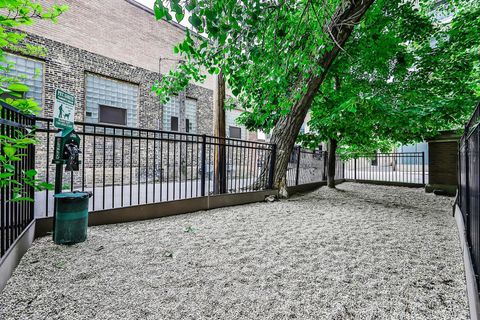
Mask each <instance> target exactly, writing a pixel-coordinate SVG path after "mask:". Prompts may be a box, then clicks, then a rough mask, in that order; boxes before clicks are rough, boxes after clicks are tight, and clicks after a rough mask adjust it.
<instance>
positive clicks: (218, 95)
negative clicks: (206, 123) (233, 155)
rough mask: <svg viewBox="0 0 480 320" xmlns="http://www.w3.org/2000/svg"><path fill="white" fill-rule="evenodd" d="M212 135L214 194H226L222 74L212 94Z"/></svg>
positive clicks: (223, 87) (223, 81)
mask: <svg viewBox="0 0 480 320" xmlns="http://www.w3.org/2000/svg"><path fill="white" fill-rule="evenodd" d="M214 94H215V96H214V101H213V103H214V108H213V109H214V133H215V136H217V137H218V143H219V145H218V146H217V147H216V148H215V155H214V156H215V158H214V172H215V175H214V177H215V180H214V183H213V189H214V193H216V194H220V193H226V192H227V179H226V177H227V163H226V156H225V145H224V144H225V136H226V129H225V79H224V77H223V73H222V72H221V71H220V73H219V74H218V76H217V86H216V89H215V92H214Z"/></svg>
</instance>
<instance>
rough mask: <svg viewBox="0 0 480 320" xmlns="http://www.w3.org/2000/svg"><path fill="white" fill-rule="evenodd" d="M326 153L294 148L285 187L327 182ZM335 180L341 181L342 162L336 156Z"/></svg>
mask: <svg viewBox="0 0 480 320" xmlns="http://www.w3.org/2000/svg"><path fill="white" fill-rule="evenodd" d="M327 163H328V153H327V152H326V151H311V150H307V149H302V148H301V147H298V146H297V147H295V148H294V150H293V152H292V154H291V156H290V161H289V163H288V168H287V186H289V187H291V186H298V185H302V184H308V183H314V182H322V181H327ZM335 168H336V169H335V179H343V162H342V161H341V159H340V158H339V157H338V156H337V160H336V166H335Z"/></svg>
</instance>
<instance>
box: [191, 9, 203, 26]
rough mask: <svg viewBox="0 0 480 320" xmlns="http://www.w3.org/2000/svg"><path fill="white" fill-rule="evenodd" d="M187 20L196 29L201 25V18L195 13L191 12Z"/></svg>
mask: <svg viewBox="0 0 480 320" xmlns="http://www.w3.org/2000/svg"><path fill="white" fill-rule="evenodd" d="M188 21H189V22H190V23H191V24H192V26H194V27H195V28H196V29H199V28H200V27H201V26H202V19H200V18H199V17H198V16H197V15H196V14H195V13H193V14H192V15H191V16H190V18H188Z"/></svg>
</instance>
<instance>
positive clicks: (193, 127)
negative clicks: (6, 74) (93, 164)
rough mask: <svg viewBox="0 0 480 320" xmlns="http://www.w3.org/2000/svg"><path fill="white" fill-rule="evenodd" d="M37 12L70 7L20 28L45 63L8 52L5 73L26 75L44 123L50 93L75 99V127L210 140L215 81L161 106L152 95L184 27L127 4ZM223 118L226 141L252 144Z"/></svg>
mask: <svg viewBox="0 0 480 320" xmlns="http://www.w3.org/2000/svg"><path fill="white" fill-rule="evenodd" d="M38 2H39V3H40V4H42V5H43V6H44V7H49V6H51V5H52V4H54V3H57V4H58V3H61V4H67V5H69V10H68V11H67V12H65V13H64V14H62V15H61V16H60V17H59V19H58V23H57V24H53V23H51V22H49V21H38V22H37V23H36V24H34V25H33V26H27V27H24V28H23V29H22V31H23V32H25V33H27V37H26V39H25V44H32V45H39V46H42V47H44V48H45V49H46V55H44V56H25V55H23V54H20V53H16V52H10V53H9V54H8V56H7V59H8V60H10V61H12V62H14V66H13V68H12V70H11V73H12V74H14V75H22V76H25V82H26V84H27V85H29V87H30V91H29V92H28V93H27V97H31V98H34V99H35V100H36V101H37V102H38V103H39V104H40V105H41V106H42V109H43V111H42V114H41V115H42V116H44V117H48V118H51V117H52V113H53V103H54V94H55V90H56V89H63V90H65V91H68V92H71V93H73V94H74V95H75V97H76V100H77V104H76V111H75V120H76V121H84V122H89V123H103V124H114V125H121V126H127V127H137V128H145V129H156V130H166V131H177V132H189V133H198V134H213V119H214V117H213V91H214V89H215V85H216V81H215V80H216V79H215V76H212V75H207V78H206V80H205V82H203V83H200V84H195V83H194V84H190V85H189V86H188V87H187V89H186V90H185V91H184V92H182V93H180V94H179V95H178V96H174V97H172V98H171V99H170V101H169V102H168V103H166V104H165V105H162V104H161V103H160V101H159V99H158V97H157V96H156V95H155V93H153V92H152V86H153V84H154V83H155V81H157V80H159V79H160V78H161V75H162V74H165V73H167V72H168V71H169V70H170V69H171V68H174V67H175V65H176V64H177V63H179V62H180V60H181V57H180V56H178V55H176V54H174V52H173V48H174V46H175V45H176V44H178V43H179V42H180V41H182V40H183V39H184V35H185V27H183V26H181V25H179V24H176V23H174V22H167V21H163V20H161V21H156V20H155V18H154V16H153V12H152V10H151V9H149V8H147V7H145V6H143V5H141V4H139V3H137V2H135V1H134V0H104V1H74V0H63V1H60V2H59V1H56V0H39V1H38ZM240 113H241V112H240V111H239V110H233V111H227V115H226V118H227V127H226V128H227V136H229V137H232V138H238V139H252V140H256V138H257V137H256V134H252V133H248V132H247V130H246V128H245V127H243V126H241V125H238V124H237V123H236V121H235V119H236V118H237V117H238V116H239V114H240Z"/></svg>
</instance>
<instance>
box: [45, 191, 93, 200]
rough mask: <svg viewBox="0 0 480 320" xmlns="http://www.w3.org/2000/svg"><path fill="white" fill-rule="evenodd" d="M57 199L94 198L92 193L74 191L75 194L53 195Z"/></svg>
mask: <svg viewBox="0 0 480 320" xmlns="http://www.w3.org/2000/svg"><path fill="white" fill-rule="evenodd" d="M53 196H54V197H55V198H57V199H85V198H90V197H91V196H92V193H91V192H81V191H73V192H62V193H57V194H55V195H53Z"/></svg>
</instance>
